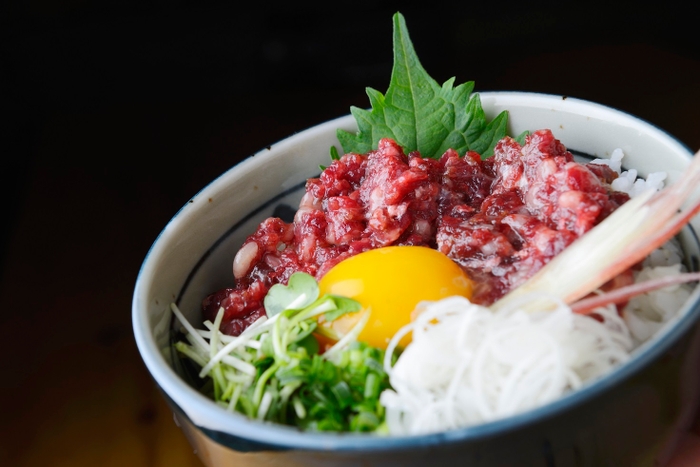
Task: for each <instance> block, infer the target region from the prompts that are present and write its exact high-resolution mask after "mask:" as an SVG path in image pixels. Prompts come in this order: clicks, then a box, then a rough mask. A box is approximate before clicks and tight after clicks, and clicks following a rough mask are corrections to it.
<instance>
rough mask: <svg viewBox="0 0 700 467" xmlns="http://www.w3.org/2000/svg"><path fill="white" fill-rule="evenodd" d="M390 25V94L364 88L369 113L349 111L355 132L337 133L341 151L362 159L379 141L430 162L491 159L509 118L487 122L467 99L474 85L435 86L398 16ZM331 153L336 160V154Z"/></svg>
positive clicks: (477, 103) (475, 100)
mask: <svg viewBox="0 0 700 467" xmlns="http://www.w3.org/2000/svg"><path fill="white" fill-rule="evenodd" d="M393 21H394V66H393V69H392V72H391V81H390V84H389V88H388V90H387V92H386V95H383V94H382V93H380V92H379V91H376V90H374V89H372V88H367V95H368V96H369V100H370V104H371V106H372V109H371V110H366V109H361V108H358V107H351V108H350V112H351V113H352V115H353V116H354V117H355V120H356V121H357V126H358V131H357V133H350V132H347V131H345V130H338V133H337V136H338V141H340V144H341V146H342V147H343V150H344V151H345V152H346V153H349V152H354V153H357V154H365V153H366V152H368V151H371V150H373V149H376V148H377V145H378V143H379V140H381V139H382V138H391V139H393V140H394V141H396V142H397V143H398V144H399V145H400V146H402V147H403V148H404V150H405V151H406V153H409V152H411V151H419V152H420V153H421V155H422V156H423V157H430V158H433V159H437V158H439V157H440V156H442V155H443V154H444V153H445V151H447V150H448V149H454V150H455V151H457V152H458V153H459V154H464V153H466V152H467V151H475V152H477V153H479V154H480V155H481V157H483V158H486V157H489V156H491V155H492V154H493V148H494V146H495V145H496V143H497V142H498V141H500V140H501V138H503V137H504V136H506V129H507V128H506V127H507V124H508V113H507V112H505V111H504V112H501V113H500V114H499V115H498V116H496V118H494V119H493V120H492V121H490V122H489V121H488V120H487V118H486V115H485V114H484V109H483V108H482V107H481V100H480V99H479V95H478V94H472V91H473V90H474V82H473V81H468V82H466V83H463V84H460V85H458V86H456V87H455V86H454V81H455V78H454V77H453V78H450V79H448V80H447V81H445V83H444V84H443V85H442V86H440V85H439V84H438V83H437V81H435V80H434V79H433V78H431V77H430V75H428V73H427V72H426V71H425V69H424V68H423V66H422V65H421V63H420V61H419V60H418V56H417V55H416V51H415V49H414V48H413V44H412V43H411V39H410V37H409V35H408V28H407V27H406V21H405V19H404V17H403V15H402V14H401V13H396V14H395V15H394V18H393ZM521 141H522V139H521ZM331 152H332V154H333V156H334V158H336V159H337V158H338V154H337V150H335V149H331Z"/></svg>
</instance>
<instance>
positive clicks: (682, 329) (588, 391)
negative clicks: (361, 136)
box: [133, 91, 700, 452]
mask: <svg viewBox="0 0 700 467" xmlns="http://www.w3.org/2000/svg"><path fill="white" fill-rule="evenodd" d="M480 94H486V95H493V96H498V95H508V94H517V95H521V96H522V95H529V96H532V97H540V98H552V99H557V100H559V99H563V98H564V97H565V96H557V95H548V94H541V93H529V92H517V93H511V92H507V91H503V92H487V93H483V92H482V93H480ZM566 99H569V100H571V101H577V102H579V103H581V104H585V105H592V106H595V107H598V108H600V109H603V110H607V111H612V112H614V113H617V114H619V115H621V116H623V117H624V118H626V119H632V120H636V121H638V122H640V123H642V124H644V125H646V126H649V127H652V128H654V129H656V130H657V131H659V132H660V133H662V134H663V135H664V136H665V137H667V138H670V139H672V140H674V141H676V142H677V143H678V144H679V145H681V146H682V147H684V148H685V149H686V151H687V152H688V153H689V154H691V155H692V152H691V151H690V149H689V148H688V147H687V146H686V145H684V144H683V143H682V142H681V141H679V140H678V139H677V138H675V137H673V136H672V135H669V134H668V133H666V132H665V131H664V130H662V129H660V128H659V127H658V126H656V125H654V124H651V123H649V122H647V121H645V120H642V119H640V118H639V117H636V116H634V115H631V114H628V113H626V112H622V111H620V110H617V109H615V108H612V107H608V106H605V105H602V104H598V103H594V102H590V101H585V100H582V99H576V98H572V97H568V96H566ZM346 118H348V116H345V117H340V118H338V119H336V120H332V121H330V122H326V124H329V123H333V122H337V121H339V120H342V119H346ZM293 136H298V134H296V135H293ZM293 136H292V137H293ZM570 150H571V151H572V152H574V153H577V154H579V155H581V154H582V153H581V152H580V151H576V150H575V149H573V150H572V149H570ZM583 154H585V153H583ZM251 157H253V156H250V157H248V158H247V159H250V158H251ZM588 157H590V156H588ZM247 159H246V160H247ZM232 169H233V168H232ZM232 169H229V170H232ZM226 173H228V172H225V173H223V174H222V175H220V176H219V177H217V178H216V179H214V180H213V181H212V182H210V183H209V184H208V185H207V186H206V187H205V188H203V189H202V190H200V192H199V193H201V192H203V191H205V190H206V189H207V188H208V187H209V186H210V185H212V184H213V183H215V182H216V181H217V180H219V179H220V178H222V177H223V176H224V175H226ZM302 185H303V184H302ZM296 189H299V187H298V186H297V187H292V188H290V189H289V190H288V191H294V190H296ZM285 193H286V192H285ZM282 196H284V195H282V194H278V195H276V196H274V197H272V198H271V199H269V200H268V201H266V202H264V203H262V204H261V205H260V206H258V207H257V208H256V209H254V210H252V211H251V213H250V214H249V215H248V216H247V217H246V218H248V217H249V216H252V215H254V214H255V212H259V211H260V210H262V209H265V208H266V207H269V206H270V205H271V204H272V203H274V202H275V201H277V200H279V199H280V198H281V197H282ZM185 207H186V205H185V206H183V207H182V208H181V209H180V210H179V211H178V212H177V213H176V214H175V216H173V218H172V219H171V221H170V222H173V221H174V220H175V219H177V218H178V217H179V216H180V214H181V213H182V211H183V209H184V208H185ZM242 223H243V221H240V222H237V223H236V224H235V225H234V226H232V227H230V228H229V229H228V230H227V231H226V233H224V234H223V235H222V236H221V237H220V238H219V239H217V241H216V242H215V244H213V245H212V246H211V247H210V248H209V249H208V250H207V252H206V253H205V254H204V255H203V256H208V255H210V254H211V251H212V250H213V249H215V247H216V245H218V244H220V243H221V241H223V239H224V238H225V236H228V235H230V234H231V233H233V232H234V231H235V229H236V226H238V225H239V224H242ZM168 225H169V224H168ZM166 228H167V226H166ZM164 231H165V229H164V230H163V231H161V233H160V234H159V235H158V237H157V238H156V240H155V241H154V243H153V245H152V246H151V248H150V249H149V251H148V253H147V255H146V257H145V259H144V262H143V263H142V266H141V268H140V270H139V273H138V277H137V280H136V284H137V287H138V285H139V283H140V282H141V280H142V273H143V269H144V267H145V265H146V263H147V262H148V260H149V257H150V256H151V253H152V251H153V248H154V246H155V245H156V244H157V243H158V241H159V240H160V238H161V236H162V235H163V232H164ZM693 235H694V236H695V239H696V240H697V239H698V237H697V235H696V234H695V232H694V231H693ZM203 260H204V258H203V259H201V260H200V261H199V262H198V263H197V266H195V268H196V267H199V266H200V265H201V264H202V262H203ZM195 268H193V271H191V272H190V274H189V275H188V281H187V283H188V282H189V278H191V277H192V275H193V274H194V273H195ZM185 286H186V283H183V287H182V288H181V290H180V292H179V293H178V300H179V299H180V298H181V297H182V295H183V294H184V290H185ZM697 292H698V291H697V290H696V292H695V294H694V297H695V300H694V302H693V303H692V305H691V306H689V307H688V310H687V311H686V312H685V313H684V315H683V316H681V317H680V318H679V319H678V320H677V321H676V322H675V323H674V324H673V326H671V327H669V328H668V329H666V330H665V332H664V331H662V333H663V336H662V337H661V338H659V336H656V338H653V339H654V340H655V342H654V344H653V345H650V346H648V347H646V348H644V349H643V351H640V352H639V353H637V354H636V355H634V356H633V358H631V359H630V360H629V361H628V362H626V363H625V364H623V365H621V366H620V367H618V368H617V369H616V370H615V371H613V372H612V373H610V374H608V375H606V376H604V377H602V378H600V379H599V380H596V381H593V382H591V383H589V384H587V385H585V386H584V387H582V388H580V389H578V390H576V391H574V392H571V393H569V394H567V395H565V396H563V397H561V398H559V399H557V400H555V401H552V402H549V403H547V404H545V405H543V406H541V407H537V408H534V409H530V410H528V411H526V412H523V413H520V414H516V415H512V416H509V417H505V418H502V419H498V420H494V421H490V422H486V423H482V424H479V425H474V426H468V427H463V428H457V429H452V430H447V431H442V432H438V433H429V434H423V435H409V436H377V435H373V434H359V433H358V434H356V433H319V432H303V431H301V430H298V429H296V428H294V427H289V426H284V425H278V424H274V423H269V422H260V421H257V420H250V419H248V418H247V417H245V416H243V415H240V414H236V413H231V412H228V411H226V410H225V409H223V408H221V407H218V406H217V405H216V403H215V402H214V401H212V400H210V399H208V398H206V396H204V395H202V394H199V393H197V394H199V395H200V396H201V397H202V398H204V399H206V401H207V402H208V403H210V404H211V405H212V406H213V407H215V408H216V409H218V410H221V411H222V415H224V414H225V415H226V416H231V426H232V428H233V427H236V426H238V428H239V429H238V430H231V432H223V431H220V430H214V429H209V428H206V427H203V426H201V425H198V424H196V423H194V422H193V425H195V426H196V427H197V428H198V429H199V430H201V431H202V432H203V433H205V434H206V435H207V436H208V437H209V438H211V439H213V440H216V441H218V442H219V443H221V444H224V445H229V446H230V447H232V448H234V449H237V450H239V451H242V452H245V451H248V452H254V451H262V450H265V451H271V450H274V451H280V450H290V449H304V450H319V451H331V450H333V451H348V452H352V451H358V450H370V451H377V452H378V451H389V450H395V449H397V448H406V449H409V448H410V449H413V448H418V447H428V446H434V445H438V444H440V445H443V444H445V443H461V442H469V441H478V440H479V439H484V438H488V437H492V436H496V435H500V434H504V433H507V432H510V431H513V430H517V429H520V428H522V427H524V426H527V425H530V424H532V423H534V422H541V421H545V420H546V419H549V418H552V417H555V416H557V415H558V414H560V413H562V412H564V411H567V410H570V409H573V408H575V407H577V406H579V405H581V404H583V403H585V402H586V401H589V400H591V399H593V398H594V397H596V396H597V395H600V394H601V393H604V392H606V391H607V390H609V389H610V388H612V387H614V386H617V385H618V384H620V383H621V382H623V381H625V380H628V379H630V378H632V377H633V376H635V375H636V374H638V373H640V372H641V371H642V370H643V369H644V368H645V367H647V366H648V365H649V364H651V363H652V362H653V361H655V360H656V359H658V358H660V357H661V356H662V355H663V354H664V353H666V352H667V351H668V350H669V349H670V348H671V347H672V346H673V345H675V344H676V343H677V342H678V341H679V340H680V339H681V338H682V337H683V336H684V335H686V334H687V333H689V332H690V331H691V330H692V328H693V327H694V326H700V300H698V297H697ZM133 308H134V309H133V314H134V325H135V327H138V326H137V324H139V323H137V322H136V320H137V316H136V315H137V312H138V310H137V308H138V307H137V304H136V298H135V299H134V306H133ZM136 332H137V334H139V333H140V332H141V331H140V330H138V331H136ZM138 337H143V336H138ZM151 337H152V336H151ZM170 370H171V371H173V372H174V370H173V369H172V368H170ZM176 376H177V377H178V378H180V376H179V375H176ZM180 379H181V378H180ZM156 384H158V386H159V388H160V389H161V391H162V392H163V394H164V395H165V396H166V399H167V400H168V401H169V402H170V403H171V405H172V406H173V408H177V410H178V412H179V413H181V414H182V415H183V416H185V417H187V418H188V420H190V421H191V422H192V419H191V417H189V416H188V415H187V414H186V412H185V411H184V410H183V409H182V408H181V407H180V406H179V404H177V402H176V401H175V400H174V399H173V398H172V397H170V396H169V395H168V394H167V392H166V391H165V390H164V388H163V387H162V386H161V384H160V383H159V382H158V381H157V380H156ZM181 384H182V385H187V383H186V382H185V381H184V380H183V379H181ZM188 387H189V386H188ZM190 389H192V390H193V391H195V390H194V389H193V388H190ZM269 439H274V440H275V442H274V443H269V442H267V441H265V440H269ZM241 440H242V441H243V443H240V441H241Z"/></svg>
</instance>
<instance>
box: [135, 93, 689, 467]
mask: <svg viewBox="0 0 700 467" xmlns="http://www.w3.org/2000/svg"><path fill="white" fill-rule="evenodd" d="M480 97H481V101H482V105H483V107H484V110H485V111H486V114H487V116H488V117H489V118H493V117H494V116H495V115H497V114H498V113H499V112H501V111H503V110H507V111H508V112H509V114H510V117H509V133H510V134H519V133H521V132H522V131H524V130H537V129H541V128H550V129H552V131H553V133H554V135H555V136H556V137H557V138H559V139H560V140H561V141H562V142H563V143H564V144H565V145H566V146H567V148H569V149H570V150H572V151H579V152H582V153H586V154H589V155H591V156H596V157H608V156H609V155H610V153H611V152H612V151H613V150H614V149H615V148H622V149H623V151H624V153H625V159H624V164H625V166H626V167H631V168H636V169H638V170H639V172H640V174H642V175H645V174H648V173H650V172H654V171H660V170H663V171H666V172H667V173H668V174H669V179H670V181H673V180H675V179H677V178H678V176H679V175H680V174H681V173H682V171H683V170H684V168H685V167H686V166H687V165H688V163H689V160H690V158H691V157H692V153H691V151H689V149H688V148H686V147H685V146H684V145H683V144H681V143H680V142H678V141H677V140H676V139H674V138H673V137H672V136H670V135H668V134H667V133H665V132H664V131H662V130H660V129H659V128H656V127H654V126H653V125H651V124H649V123H647V122H645V121H642V120H640V119H638V118H635V117H633V116H631V115H628V114H625V113H623V112H619V111H617V110H614V109H611V108H609V107H605V106H602V105H598V104H595V103H591V102H586V101H582V100H578V99H574V98H565V97H562V96H551V95H542V94H531V93H518V92H490V93H480ZM338 128H342V129H345V130H350V131H354V130H355V129H356V126H355V122H354V120H353V119H352V117H351V116H346V117H342V118H339V119H336V120H332V121H329V122H326V123H323V124H321V125H318V126H315V127H313V128H310V129H308V130H306V131H303V132H301V133H298V134H295V135H293V136H291V137H289V138H287V139H285V140H283V141H280V142H278V143H276V144H274V145H272V146H270V147H268V148H267V149H264V150H262V151H260V152H259V153H257V154H255V155H254V156H251V157H249V158H248V159H246V160H244V161H243V162H241V163H240V164H238V165H236V166H234V167H232V168H231V169H230V170H228V171H227V172H225V173H224V174H222V175H221V176H220V177H219V178H217V179H216V180H214V181H212V182H211V183H210V184H209V185H208V186H207V187H205V188H204V189H203V190H202V191H201V192H199V193H198V194H196V195H195V196H194V197H193V198H192V199H191V200H190V202H188V203H187V204H186V205H185V206H184V207H183V208H182V209H181V210H180V211H179V212H178V213H177V214H176V215H175V216H174V217H173V219H172V220H171V221H170V222H169V223H168V225H167V226H166V227H165V229H164V230H163V231H162V233H161V234H160V235H159V237H158V238H157V239H156V241H155V242H154V244H153V246H152V248H151V250H150V251H149V253H148V255H147V257H146V258H145V261H144V263H143V266H142V268H141V271H140V273H139V275H138V279H137V282H136V287H135V291H134V297H133V325H134V333H135V336H136V342H137V344H138V347H139V350H140V352H141V355H142V357H143V360H144V362H145V363H146V366H147V367H148V370H149V371H150V372H151V374H152V376H153V378H154V379H155V382H156V383H157V384H158V386H159V387H160V388H161V389H162V391H163V393H164V395H165V397H166V398H167V399H168V401H169V402H170V404H171V406H172V407H173V410H174V412H175V415H176V417H177V419H178V420H179V422H180V423H181V424H182V426H183V429H184V430H185V432H186V433H187V435H188V436H189V437H190V440H191V441H192V443H193V445H194V446H195V448H196V449H197V451H198V453H199V455H200V456H201V457H202V459H203V460H204V462H205V463H206V464H207V465H217V466H218V465H225V463H226V462H234V461H235V462H236V463H237V464H236V465H245V464H246V463H248V462H250V463H251V465H253V464H255V465H258V463H262V462H266V464H265V465H286V466H288V465H296V464H297V463H298V464H299V465H360V464H361V465H427V463H428V461H430V463H431V464H432V465H442V464H440V462H443V461H444V462H448V463H449V460H450V459H454V456H459V458H460V459H471V460H472V462H474V464H475V465H491V464H492V463H500V464H503V463H505V464H508V463H509V462H511V461H515V462H517V463H518V465H528V464H531V463H532V464H537V463H541V465H555V464H556V465H557V466H559V465H570V464H571V465H608V464H604V463H606V462H607V463H609V465H632V464H630V462H637V461H639V460H640V459H642V460H644V459H646V460H650V459H653V458H656V457H663V456H665V455H667V453H668V452H669V450H670V449H671V448H672V447H673V444H674V442H675V440H676V439H677V433H678V432H679V431H680V430H681V429H682V428H683V427H684V426H685V425H687V424H688V422H689V415H688V414H689V413H690V410H691V409H692V408H693V407H695V405H696V404H697V400H698V394H699V393H700V382H698V378H697V375H696V373H698V372H697V368H699V367H700V326H698V322H699V321H700V308H698V290H696V291H695V293H694V295H693V299H692V303H691V304H689V305H688V306H686V307H685V308H684V309H682V310H681V311H680V313H679V316H678V318H677V319H676V320H674V322H673V323H672V324H670V325H669V326H667V327H666V328H665V329H664V330H663V331H662V332H661V333H660V334H659V335H657V336H656V337H655V338H654V339H652V341H651V342H649V343H647V344H646V345H645V346H643V348H641V349H639V351H637V353H636V355H635V357H634V358H633V359H632V360H631V361H630V362H629V363H627V364H625V365H624V366H623V367H621V368H620V369H619V370H617V371H616V372H614V373H612V374H611V375H609V376H608V377H606V378H603V379H602V380H600V381H598V382H596V383H594V384H592V385H590V386H588V387H586V388H585V389H583V390H581V391H578V392H576V393H574V394H571V395H569V396H566V397H564V398H563V399H561V400H559V401H557V402H555V403H553V404H550V405H547V406H545V407H542V408H540V409H536V410H533V411H530V412H527V413H525V414H521V415H518V416H516V417H512V418H509V419H505V420H500V421H497V422H492V423H488V424H485V425H481V426H477V427H471V428H465V429H461V430H455V431H450V432H447V433H440V434H434V435H426V436H418V437H409V438H381V437H376V436H369V435H338V434H319V433H301V432H299V431H297V430H295V429H292V428H289V427H284V426H276V425H272V424H268V423H262V422H257V421H252V420H248V419H246V418H245V417H244V416H242V415H238V414H232V413H229V412H227V411H226V410H224V409H223V408H221V407H219V406H217V405H216V404H215V403H214V402H213V401H211V400H210V399H208V398H207V397H205V396H203V395H202V394H200V393H199V392H197V391H196V390H195V389H193V388H192V387H191V386H190V385H188V384H187V382H186V381H185V379H183V377H181V375H180V374H179V373H178V371H179V370H178V366H177V358H175V356H174V355H172V352H171V348H170V345H171V340H170V339H171V335H170V331H171V321H172V317H171V314H170V312H169V304H170V303H171V302H177V303H178V305H179V307H180V309H181V310H182V311H183V312H184V313H185V315H186V316H187V318H188V319H189V320H190V321H191V322H193V323H199V322H200V320H201V317H200V303H201V300H202V298H203V297H204V296H206V295H207V294H209V293H211V292H213V291H215V290H218V289H219V288H221V287H224V286H230V285H231V284H232V282H233V277H232V273H231V263H232V259H233V256H234V254H235V252H236V251H237V248H238V247H239V246H240V245H241V243H242V242H243V240H244V239H245V238H246V236H247V235H249V234H250V233H252V232H253V231H254V229H255V227H256V226H257V224H258V223H259V222H260V221H262V220H263V219H264V218H266V217H269V216H270V215H272V213H273V211H274V210H275V208H276V207H278V206H280V205H288V206H296V205H297V203H298V201H299V199H300V198H301V195H302V194H303V191H304V182H305V180H306V179H307V178H309V177H313V176H317V175H318V171H319V169H318V167H319V165H327V164H328V163H329V156H328V154H329V153H328V150H329V147H330V146H331V145H336V146H338V142H337V140H336V137H335V135H336V130H337V129H338ZM264 143H266V142H264V141H261V145H262V144H264ZM696 227H697V225H696ZM691 237H692V235H691ZM686 243H688V242H686ZM689 243H690V244H691V245H690V246H689V248H691V250H692V252H693V253H692V254H696V253H695V252H696V246H694V245H692V243H694V242H693V241H692V238H691V240H690V241H689ZM695 261H696V262H697V258H695ZM640 411H646V412H644V413H645V415H644V416H643V417H642V419H643V421H642V422H640V421H639V414H640ZM635 417H636V419H635ZM506 446H508V449H504V448H505V447H506ZM436 462H437V463H436ZM550 462H554V464H550ZM231 465H233V464H231ZM470 465H471V464H470Z"/></svg>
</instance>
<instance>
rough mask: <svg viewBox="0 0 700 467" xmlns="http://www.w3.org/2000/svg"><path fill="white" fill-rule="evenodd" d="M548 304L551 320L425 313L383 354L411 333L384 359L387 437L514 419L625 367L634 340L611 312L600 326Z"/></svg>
mask: <svg viewBox="0 0 700 467" xmlns="http://www.w3.org/2000/svg"><path fill="white" fill-rule="evenodd" d="M533 298H534V297H533ZM536 298H537V299H539V300H541V299H542V298H543V297H541V296H538V297H536ZM553 300H554V299H553ZM554 301H555V302H556V303H557V307H556V308H555V309H554V310H553V311H549V312H541V313H532V312H524V311H522V310H520V309H519V308H518V306H517V304H516V306H513V307H509V308H506V309H502V310H499V311H496V312H494V311H492V310H490V309H488V308H485V307H482V306H478V305H474V304H472V303H471V302H469V301H468V300H467V299H466V298H463V297H450V298H446V299H444V300H441V301H437V302H424V303H423V304H421V312H420V314H419V316H418V318H417V319H416V320H415V321H414V322H413V323H411V324H409V325H407V326H406V327H405V328H404V329H403V330H402V331H400V332H399V333H397V335H396V336H394V338H393V339H392V340H391V342H390V343H389V347H388V349H387V354H389V352H392V351H393V350H394V349H395V348H396V345H397V344H398V342H399V341H400V339H401V337H402V336H403V335H405V334H406V333H407V332H412V333H413V336H412V343H411V344H409V345H408V346H407V347H406V349H405V350H404V352H403V353H402V354H401V356H400V357H399V358H398V360H397V361H396V364H395V365H394V366H393V367H391V365H390V359H389V358H387V359H386V360H385V370H386V371H387V373H388V374H389V377H390V382H391V385H392V388H393V389H392V390H386V391H384V393H383V394H382V396H381V402H382V404H383V405H384V406H385V408H386V420H387V425H388V428H389V432H390V433H391V434H395V435H410V434H421V433H429V432H436V431H443V430H447V429H453V428H458V427H464V426H469V425H474V424H478V423H483V422H487V421H491V420H496V419H499V418H502V417H506V416H509V415H513V414H516V413H519V412H522V411H525V410H528V409H531V408H534V407H537V406H540V405H543V404H546V403H547V402H550V401H552V400H554V399H557V398H559V397H561V396H562V395H564V394H565V393H567V392H568V391H571V390H574V389H576V388H578V387H580V386H581V385H582V384H584V383H585V382H587V381H589V380H591V379H594V378H597V377H599V376H601V375H603V374H605V373H607V372H609V371H610V370H611V369H612V368H613V367H614V366H616V365H618V364H620V363H622V362H624V361H626V360H627V359H628V358H629V352H630V350H631V349H632V347H633V343H632V339H631V337H630V334H629V331H628V329H627V326H626V325H625V323H624V322H623V320H622V319H621V318H620V317H619V316H618V314H617V312H616V310H615V309H614V307H609V308H608V309H599V310H597V312H596V313H597V314H599V315H600V317H601V321H598V320H596V319H592V318H590V317H588V316H582V315H577V314H574V313H573V312H572V311H571V309H570V308H569V307H568V306H566V305H565V304H564V303H562V302H560V301H558V300H554Z"/></svg>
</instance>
